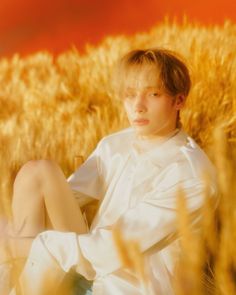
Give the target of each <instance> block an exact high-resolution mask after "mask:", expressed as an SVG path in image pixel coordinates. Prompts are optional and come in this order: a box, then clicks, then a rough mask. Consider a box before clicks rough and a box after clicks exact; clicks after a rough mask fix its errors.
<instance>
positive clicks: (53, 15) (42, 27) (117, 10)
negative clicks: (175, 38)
mask: <svg viewBox="0 0 236 295" xmlns="http://www.w3.org/2000/svg"><path fill="white" fill-rule="evenodd" d="M0 1H1V2H0V57H2V56H5V55H6V56H10V55H12V54H13V53H15V52H19V53H21V54H23V55H24V54H27V53H30V52H34V51H37V50H41V49H48V50H50V51H52V52H53V53H59V52H61V51H63V50H66V49H68V48H70V46H71V45H72V44H74V45H76V47H78V48H79V50H81V51H82V50H83V48H84V45H85V43H87V42H89V43H92V44H96V43H98V42H99V41H100V40H101V39H102V38H104V37H105V36H107V35H116V34H121V33H122V34H132V33H135V32H137V31H145V30H148V29H149V28H151V27H152V26H153V25H155V24H156V23H158V22H160V21H161V20H162V19H163V17H164V16H165V15H170V17H173V16H177V17H179V19H181V16H182V15H183V14H184V13H185V14H186V15H187V16H188V18H189V19H191V20H195V21H198V22H201V23H204V24H212V23H222V22H223V21H224V19H226V18H229V19H231V20H232V21H234V22H236V1H235V0H215V1H212V0H211V1H207V0H205V1H203V0H198V1H194V2H193V1H190V0H178V1H177V0H172V1H171V0H165V1H164V0H117V1H116V0H113V1H112V0H47V1H45V0H0Z"/></svg>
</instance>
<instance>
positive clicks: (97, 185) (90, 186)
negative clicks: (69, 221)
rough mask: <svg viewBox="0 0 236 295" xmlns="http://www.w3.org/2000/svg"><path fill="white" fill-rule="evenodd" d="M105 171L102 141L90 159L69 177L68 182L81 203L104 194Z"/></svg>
mask: <svg viewBox="0 0 236 295" xmlns="http://www.w3.org/2000/svg"><path fill="white" fill-rule="evenodd" d="M105 171H106V169H105V163H104V161H103V159H102V145H101V141H100V142H99V143H98V145H97V147H96V149H95V150H94V151H93V152H92V153H91V155H90V156H89V157H88V159H87V160H86V161H85V162H84V163H83V164H82V165H81V166H80V167H79V168H78V169H77V170H76V171H75V172H74V173H73V174H71V175H70V176H69V177H68V178H67V182H68V184H69V186H70V188H71V189H72V191H73V194H74V196H75V197H76V198H77V199H78V202H79V204H80V205H85V204H86V203H87V202H89V201H90V200H91V198H92V199H98V200H99V199H100V198H102V197H103V196H104V194H105V190H106V185H105V173H106V172H105Z"/></svg>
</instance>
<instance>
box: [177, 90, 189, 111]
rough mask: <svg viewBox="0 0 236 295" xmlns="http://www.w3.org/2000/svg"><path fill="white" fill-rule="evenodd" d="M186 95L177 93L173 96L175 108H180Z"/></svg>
mask: <svg viewBox="0 0 236 295" xmlns="http://www.w3.org/2000/svg"><path fill="white" fill-rule="evenodd" d="M185 100H186V97H185V95H183V94H177V95H176V98H175V109H176V110H180V109H182V107H183V106H184V104H185Z"/></svg>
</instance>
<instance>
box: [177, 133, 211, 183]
mask: <svg viewBox="0 0 236 295" xmlns="http://www.w3.org/2000/svg"><path fill="white" fill-rule="evenodd" d="M179 152H180V153H181V155H182V157H181V158H182V159H183V160H184V162H185V165H184V166H185V168H186V169H187V170H188V172H189V173H190V174H191V176H192V177H193V178H202V177H204V175H205V174H207V175H208V177H211V178H213V180H215V177H216V169H215V167H214V165H213V163H212V162H211V161H210V159H209V157H208V156H207V154H206V152H205V151H204V150H203V149H202V148H201V147H200V146H199V145H198V144H197V143H196V141H195V140H194V139H193V138H192V137H190V136H188V135H187V136H186V143H185V144H184V145H182V146H181V147H180V150H179Z"/></svg>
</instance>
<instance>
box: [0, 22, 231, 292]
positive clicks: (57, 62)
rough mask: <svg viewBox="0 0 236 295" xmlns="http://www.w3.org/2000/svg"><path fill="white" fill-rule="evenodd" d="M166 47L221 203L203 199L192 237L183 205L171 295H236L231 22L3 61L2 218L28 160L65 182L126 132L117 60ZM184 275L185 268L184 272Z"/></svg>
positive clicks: (167, 25)
mask: <svg viewBox="0 0 236 295" xmlns="http://www.w3.org/2000/svg"><path fill="white" fill-rule="evenodd" d="M149 47H164V48H167V49H171V50H175V51H177V52H179V53H180V54H182V56H183V57H184V58H185V59H186V62H187V64H188V66H189V68H190V71H191V77H192V81H193V87H192V90H191V92H190V95H189V97H188V100H187V103H186V106H185V108H184V109H183V110H182V113H181V121H182V124H183V127H184V129H185V130H186V131H187V132H188V133H189V135H191V136H192V137H193V138H194V139H195V140H196V141H197V142H198V143H199V145H200V146H201V147H202V148H203V149H204V150H205V151H206V152H207V154H208V155H209V157H210V158H211V159H212V161H213V162H214V163H215V165H216V167H217V173H218V184H219V189H220V201H219V206H218V209H217V210H216V212H215V210H213V206H214V205H212V204H211V200H209V199H208V198H207V192H206V202H205V206H204V208H203V216H204V219H203V222H202V225H201V233H200V235H198V236H197V237H196V236H194V234H193V233H191V231H190V229H189V228H188V222H187V217H186V219H184V216H185V215H184V212H185V209H184V203H182V204H181V208H180V214H179V215H180V218H179V220H180V222H179V230H180V232H181V233H182V234H183V235H186V238H185V239H183V249H184V251H185V255H184V257H183V265H184V266H185V267H183V269H184V270H183V271H181V272H180V274H179V276H178V278H177V282H176V293H177V294H179V295H181V294H188V293H190V292H191V294H196V295H201V294H227V295H231V294H236V281H235V273H236V259H235V257H236V251H235V242H236V239H235V235H236V234H235V228H236V217H235V216H236V215H235V208H236V207H235V197H236V184H235V177H236V169H235V168H236V161H235V158H236V157H235V156H236V58H235V52H236V24H234V23H232V22H230V21H225V23H224V25H218V26H217V25H214V26H208V27H206V26H202V25H199V24H194V23H191V22H190V21H188V20H186V19H184V20H183V21H182V23H181V24H177V23H175V22H170V21H169V20H168V19H165V20H164V21H163V22H161V23H159V24H157V25H156V26H155V27H153V28H152V29H151V30H150V31H148V32H144V33H139V34H135V35H133V36H129V37H127V36H118V37H107V38H105V39H104V40H103V41H102V42H101V43H100V44H99V46H97V47H93V46H91V45H87V47H86V53H85V54H83V55H82V54H80V53H79V52H78V50H77V49H76V48H75V47H74V48H71V50H69V51H67V52H64V53H62V54H60V55H59V56H57V57H55V56H53V55H52V54H51V53H50V52H46V51H41V52H36V53H34V54H32V55H29V56H27V57H24V58H22V57H21V56H20V55H18V54H17V53H16V54H15V55H14V56H13V57H12V58H4V57H2V58H1V59H0V81H1V87H0V105H1V108H0V142H1V146H0V157H1V166H0V170H1V171H0V172H1V173H0V179H1V182H0V193H1V198H0V205H1V206H0V212H1V214H2V215H5V216H7V217H10V215H11V210H10V203H11V195H12V184H13V181H14V178H15V175H16V173H17V171H18V170H19V168H20V167H21V166H22V165H23V164H24V163H25V162H27V161H28V160H31V159H41V158H47V159H52V160H55V161H56V162H57V163H59V165H60V166H61V168H62V169H63V171H64V173H65V175H66V176H69V174H70V173H71V172H72V171H73V170H74V169H75V168H76V159H77V157H78V156H81V155H82V156H83V157H84V159H85V158H86V157H87V156H88V155H89V154H90V152H91V151H92V150H93V149H94V147H95V145H96V143H97V142H98V140H99V139H100V138H102V137H103V136H104V135H107V134H109V133H111V132H114V131H116V130H119V129H122V128H124V127H126V126H128V122H127V119H126V117H125V114H124V111H123V108H122V105H121V102H120V101H119V99H118V97H117V96H116V93H114V91H113V89H112V87H111V85H112V83H111V77H112V70H113V66H114V64H115V62H116V60H117V59H118V58H119V57H120V56H121V55H123V54H124V53H126V52H127V51H129V50H131V49H137V48H149ZM186 270H187V271H186Z"/></svg>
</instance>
